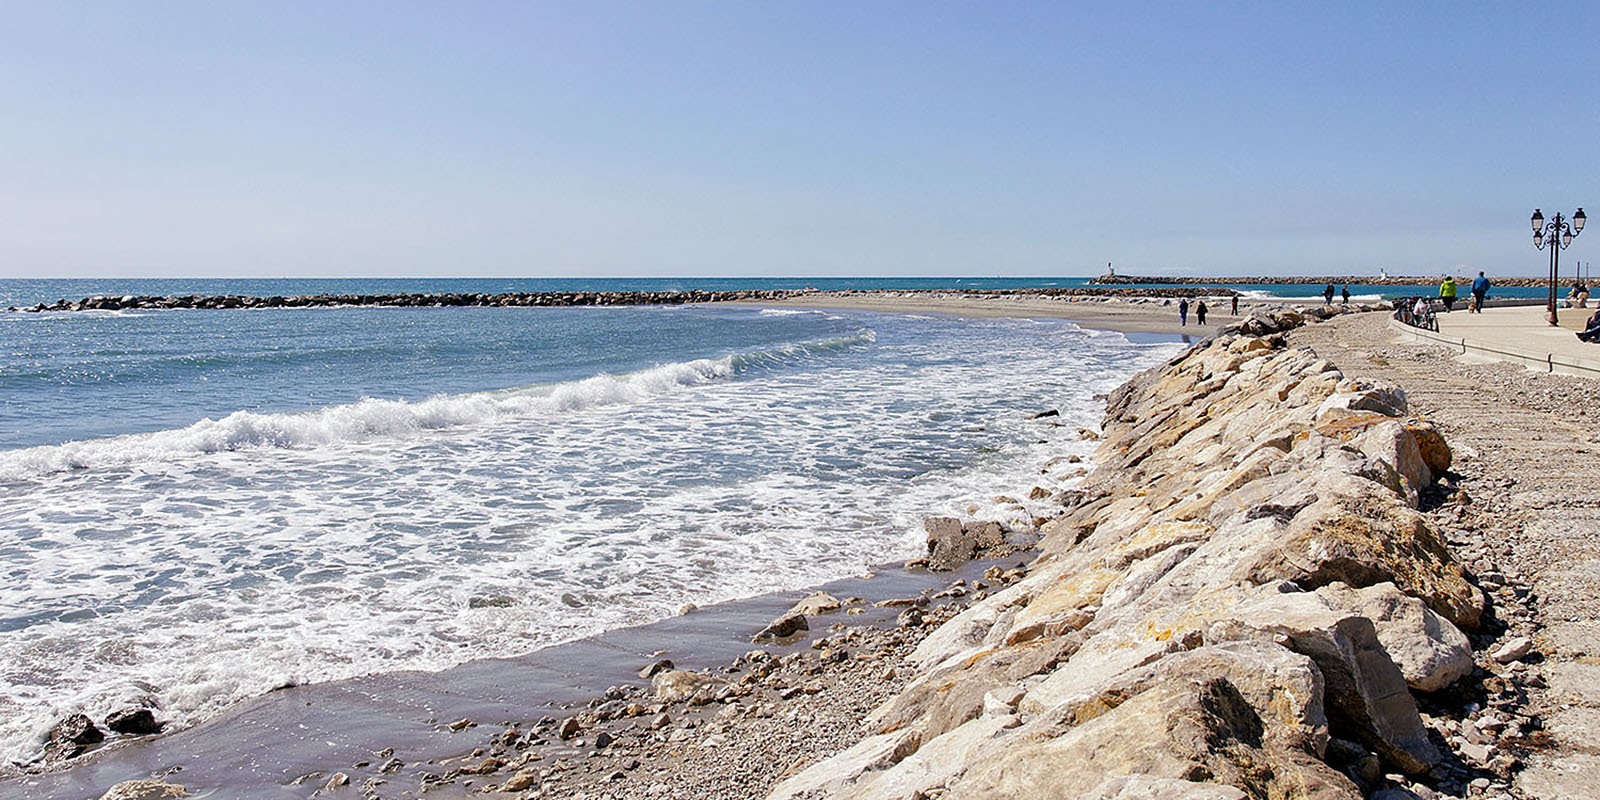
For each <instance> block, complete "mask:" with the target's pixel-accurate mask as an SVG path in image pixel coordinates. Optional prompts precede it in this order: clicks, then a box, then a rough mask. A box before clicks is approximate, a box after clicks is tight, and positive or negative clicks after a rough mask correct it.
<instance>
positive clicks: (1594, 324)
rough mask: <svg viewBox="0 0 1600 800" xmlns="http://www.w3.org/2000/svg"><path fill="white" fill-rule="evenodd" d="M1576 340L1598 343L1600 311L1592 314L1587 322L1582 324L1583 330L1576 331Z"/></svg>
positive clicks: (1599, 338) (1599, 337)
mask: <svg viewBox="0 0 1600 800" xmlns="http://www.w3.org/2000/svg"><path fill="white" fill-rule="evenodd" d="M1578 339H1580V340H1582V341H1585V342H1600V311H1596V312H1594V314H1593V315H1592V316H1590V317H1589V321H1588V322H1585V323H1583V330H1581V331H1578Z"/></svg>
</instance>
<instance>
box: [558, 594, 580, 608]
mask: <svg viewBox="0 0 1600 800" xmlns="http://www.w3.org/2000/svg"><path fill="white" fill-rule="evenodd" d="M561 602H563V603H565V604H567V605H568V606H571V607H572V608H583V605H584V603H583V601H582V600H579V599H578V596H577V595H575V594H573V593H572V592H567V593H566V594H563V595H561Z"/></svg>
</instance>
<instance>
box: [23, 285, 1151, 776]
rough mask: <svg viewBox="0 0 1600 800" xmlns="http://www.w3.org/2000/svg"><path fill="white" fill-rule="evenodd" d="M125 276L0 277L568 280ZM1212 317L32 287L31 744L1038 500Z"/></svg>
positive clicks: (855, 553)
mask: <svg viewBox="0 0 1600 800" xmlns="http://www.w3.org/2000/svg"><path fill="white" fill-rule="evenodd" d="M92 283H95V286H94V287H92V288H91V287H89V286H88V285H85V284H74V285H73V290H72V291H66V290H64V289H63V284H62V283H59V282H52V283H46V284H43V286H44V287H45V288H43V289H41V288H40V286H41V284H40V283H38V282H20V281H18V282H6V283H3V284H0V291H3V292H5V293H6V296H7V297H10V298H21V299H20V301H19V302H22V303H26V302H28V300H27V299H26V298H29V297H37V296H40V293H41V292H43V293H44V296H48V297H49V298H50V299H54V297H55V296H58V295H65V296H72V295H92V294H107V293H115V292H129V293H137V294H166V293H190V292H196V293H217V294H225V293H232V294H288V293H296V292H301V291H340V292H345V291H357V292H361V291H402V290H403V291H498V290H507V289H536V288H551V287H552V286H553V284H552V283H551V282H542V281H522V282H518V281H499V280H496V281H485V282H481V284H479V283H477V282H470V281H469V282H444V284H443V286H441V285H440V284H439V283H433V282H421V283H419V282H415V281H359V282H353V283H332V284H328V283H319V282H299V283H293V284H292V285H290V284H285V283H281V282H249V281H239V282H231V281H230V282H215V283H205V282H172V283H168V282H162V281H147V282H128V283H125V284H115V285H112V284H105V285H102V284H100V283H98V282H92ZM619 283H623V284H624V285H623V286H619V287H618V288H661V286H662V285H663V284H670V283H671V282H667V281H661V282H650V281H639V282H633V283H632V284H627V282H619ZM797 283H798V284H800V285H805V284H806V283H816V284H819V285H820V284H822V283H823V282H822V281H797ZM467 285H481V286H482V288H459V287H464V286H467ZM683 285H686V286H701V287H710V286H715V285H717V284H715V283H714V282H705V281H685V282H683ZM727 285H728V286H734V285H747V282H737V283H733V282H730V283H729V284H727ZM571 288H588V289H592V288H595V285H594V283H593V282H587V283H574V284H571ZM8 302H9V301H8ZM1179 346H1180V345H1177V344H1165V343H1150V342H1148V341H1144V342H1140V341H1131V340H1130V339H1129V338H1127V337H1124V336H1122V335H1120V334H1114V333H1104V332H1096V331H1086V330H1082V329H1079V328H1078V327H1076V326H1074V325H1072V324H1071V323H1068V322H1064V321H1060V320H1025V319H990V320H965V319H953V318H947V317H937V316H916V315H903V314H874V313H868V312H852V313H846V312H819V311H805V310H799V309H777V308H760V307H745V306H740V307H723V306H713V307H683V306H677V307H638V308H629V307H622V308H557V309H551V308H544V309H539V308H370V307H361V308H317V309H263V310H252V311H231V312H217V311H161V312H79V313H44V314H32V313H0V498H3V499H4V502H3V503H0V765H3V764H4V763H6V762H8V761H10V762H20V761H25V760H27V759H28V758H30V757H32V755H33V754H35V753H36V752H37V751H38V748H39V745H40V737H41V735H42V733H43V732H44V731H45V730H46V729H47V728H48V726H49V725H50V724H52V723H53V722H54V721H55V720H57V719H60V718H61V717H62V716H63V715H65V714H68V713H72V712H77V711H82V712H86V713H89V714H90V715H91V716H93V717H95V718H99V717H100V716H103V715H104V714H105V713H106V712H108V711H109V710H111V709H113V708H114V707H118V706H120V705H122V704H125V703H128V702H130V701H137V700H143V701H148V702H154V703H156V704H158V705H159V707H160V712H159V714H160V716H162V717H164V718H166V719H169V720H172V721H173V723H174V724H175V725H177V726H182V725H187V724H192V723H195V722H197V721H200V720H203V719H205V718H207V717H209V716H211V715H214V714H216V713H217V712H218V711H220V710H222V709H225V708H227V707H229V706H230V705H233V704H235V703H238V702H240V701H242V700H246V699H248V698H250V697H253V696H256V695H259V694H261V693H262V692H265V691H267V690H269V689H271V688H272V687H274V686H278V685H281V684H283V683H285V682H289V681H296V682H306V681H322V680H333V679H338V678H342V677H348V676H353V675H360V674H367V673H372V672H381V671H389V670H401V669H438V668H443V667H447V666H450V665H454V664H457V663H461V662H462V661H465V660H468V659H473V658H482V657H492V656H504V655H511V654H516V653H522V652H527V651H529V650H533V649H537V648H539V647H542V646H545V645H548V644H552V643H556V642H560V641H565V640H570V639H573V638H577V637H580V636H583V635H587V634H590V633H594V632H598V631H601V630H606V629H610V628H615V627H619V626H623V625H630V624H637V623H639V622H642V621H647V620H650V619H658V618H662V617H664V616H667V615H670V614H672V613H673V612H674V611H675V610H676V609H677V608H678V607H680V606H681V605H683V604H684V603H688V602H693V603H696V604H700V605H704V604H707V603H711V602H717V601H720V600H725V599H732V598H736V597H743V596H750V595H754V594H758V593H762V592H768V591H775V590H786V589H797V588H801V587H804V586H809V585H814V584H816V583H819V582H822V581H825V580H828V579H832V578H836V577H841V576H844V575H849V574H854V573H857V572H859V571H862V570H865V569H867V568H869V567H870V566H872V565H874V564H879V563H883V562H885V561H892V560H897V559H901V558H905V557H909V556H911V555H913V554H915V553H916V552H917V551H918V549H919V548H920V547H921V520H922V518H923V516H924V515H927V514H941V513H944V514H955V515H958V516H971V517H982V518H995V519H1004V520H1008V521H1010V522H1012V523H1014V524H1019V525H1020V524H1024V522H1025V521H1026V520H1028V519H1031V517H1032V516H1034V515H1036V514H1040V513H1043V512H1044V511H1045V510H1046V509H1045V508H1043V507H1042V506H1041V505H1040V502H1038V501H1032V500H1025V499H1024V500H1021V501H1020V502H1014V501H1011V500H1007V499H1005V497H1007V496H1009V497H1010V498H1026V497H1027V493H1028V490H1029V488H1030V487H1032V486H1033V485H1036V484H1044V485H1048V486H1057V485H1061V484H1063V483H1064V482H1070V481H1071V480H1072V470H1074V469H1076V467H1075V466H1074V465H1071V464H1068V463H1066V462H1064V461H1062V460H1061V459H1060V458H1059V456H1061V455H1062V454H1063V453H1074V452H1076V453H1081V454H1087V453H1088V445H1087V444H1085V443H1082V442H1078V441H1077V440H1076V437H1075V436H1073V435H1071V431H1073V429H1074V427H1075V426H1077V425H1093V424H1095V423H1096V422H1097V421H1098V419H1099V415H1100V412H1101V410H1102V404H1101V401H1099V400H1097V399H1096V398H1095V395H1096V394H1097V393H1101V392H1106V391H1109V390H1110V389H1111V388H1113V387H1115V386H1116V385H1117V384H1118V383H1120V382H1121V381H1122V380H1124V379H1126V378H1127V377H1128V376H1129V375H1130V374H1132V373H1133V372H1134V371H1136V370H1138V369H1141V368H1144V367H1146V366H1150V365H1152V364H1154V363H1158V362H1159V361H1160V360H1162V359H1164V358H1166V357H1167V356H1169V355H1170V354H1171V353H1172V352H1174V350H1175V348H1177V347H1179ZM1049 408H1055V409H1059V410H1060V411H1061V417H1060V418H1059V419H1055V420H1052V419H1042V420H1034V419H1031V418H1030V417H1031V416H1032V415H1033V413H1034V412H1037V411H1039V410H1042V409H1049ZM1056 423H1059V424H1060V427H1056V426H1055V424H1056Z"/></svg>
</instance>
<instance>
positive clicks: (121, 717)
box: [105, 708, 161, 736]
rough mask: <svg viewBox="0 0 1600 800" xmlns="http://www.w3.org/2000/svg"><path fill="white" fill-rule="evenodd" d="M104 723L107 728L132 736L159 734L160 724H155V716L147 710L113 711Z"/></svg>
mask: <svg viewBox="0 0 1600 800" xmlns="http://www.w3.org/2000/svg"><path fill="white" fill-rule="evenodd" d="M105 722H106V727H107V728H110V729H111V730H113V731H116V732H117V733H126V734H129V735H132V736H145V735H148V734H152V733H160V732H161V723H159V722H156V718H155V715H154V714H152V713H150V709H148V708H124V709H122V710H120V711H113V712H111V714H110V715H108V716H107V717H106V720H105Z"/></svg>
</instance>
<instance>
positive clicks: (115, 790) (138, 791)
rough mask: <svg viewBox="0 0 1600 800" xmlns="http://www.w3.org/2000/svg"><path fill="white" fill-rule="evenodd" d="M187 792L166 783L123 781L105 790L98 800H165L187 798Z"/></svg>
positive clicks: (173, 784) (174, 784)
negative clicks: (168, 799)
mask: <svg viewBox="0 0 1600 800" xmlns="http://www.w3.org/2000/svg"><path fill="white" fill-rule="evenodd" d="M189 796H190V795H189V792H188V790H186V789H184V788H183V787H182V786H179V785H178V784H176V783H167V782H166V781H151V780H139V781H123V782H122V783H119V784H117V785H116V786H113V787H111V788H110V789H107V790H106V793H105V794H103V795H100V800H166V798H169V797H189Z"/></svg>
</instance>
